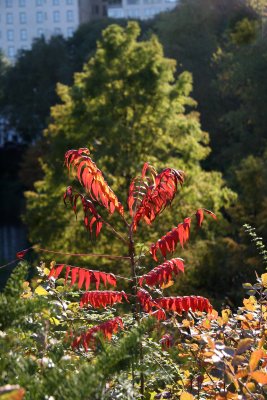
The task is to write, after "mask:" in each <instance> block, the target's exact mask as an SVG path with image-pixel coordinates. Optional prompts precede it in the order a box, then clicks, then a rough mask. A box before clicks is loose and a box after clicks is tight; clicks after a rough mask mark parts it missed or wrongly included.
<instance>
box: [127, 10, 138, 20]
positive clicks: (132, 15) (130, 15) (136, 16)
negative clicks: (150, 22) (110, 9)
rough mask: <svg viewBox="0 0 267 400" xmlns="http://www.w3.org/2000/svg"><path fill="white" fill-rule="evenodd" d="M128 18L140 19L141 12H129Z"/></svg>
mask: <svg viewBox="0 0 267 400" xmlns="http://www.w3.org/2000/svg"><path fill="white" fill-rule="evenodd" d="M127 16H128V17H129V18H140V12H139V10H138V9H137V8H136V9H135V8H134V9H132V10H128V12H127Z"/></svg>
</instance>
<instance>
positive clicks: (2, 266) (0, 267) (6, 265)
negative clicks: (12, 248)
mask: <svg viewBox="0 0 267 400" xmlns="http://www.w3.org/2000/svg"><path fill="white" fill-rule="evenodd" d="M16 261H20V260H18V259H17V258H16V259H15V260H13V261H10V262H9V263H7V264H5V265H1V266H0V269H2V268H5V267H8V266H9V265H11V264H14V263H15V262H16Z"/></svg>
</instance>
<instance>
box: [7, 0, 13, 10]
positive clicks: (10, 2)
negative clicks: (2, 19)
mask: <svg viewBox="0 0 267 400" xmlns="http://www.w3.org/2000/svg"><path fill="white" fill-rule="evenodd" d="M12 6H13V4H12V0H6V8H10V7H12Z"/></svg>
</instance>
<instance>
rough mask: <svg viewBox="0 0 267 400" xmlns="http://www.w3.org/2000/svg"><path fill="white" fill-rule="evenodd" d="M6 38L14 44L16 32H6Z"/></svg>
mask: <svg viewBox="0 0 267 400" xmlns="http://www.w3.org/2000/svg"><path fill="white" fill-rule="evenodd" d="M6 37H7V40H8V42H12V41H13V40H14V31H13V30H11V29H8V30H7V32H6Z"/></svg>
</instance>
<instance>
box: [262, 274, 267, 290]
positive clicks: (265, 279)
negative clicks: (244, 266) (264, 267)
mask: <svg viewBox="0 0 267 400" xmlns="http://www.w3.org/2000/svg"><path fill="white" fill-rule="evenodd" d="M261 281H262V284H263V286H264V287H265V288H267V273H265V274H262V275H261Z"/></svg>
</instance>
